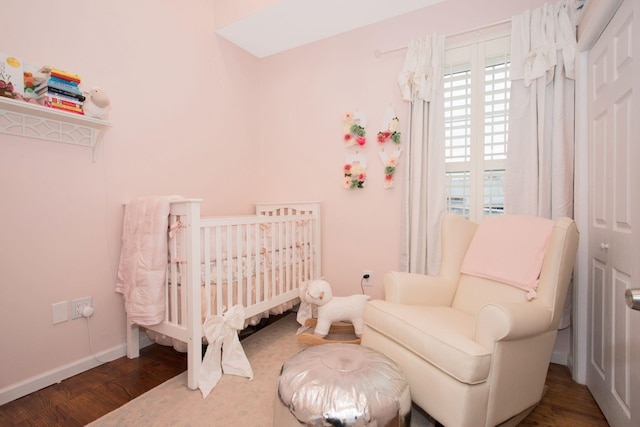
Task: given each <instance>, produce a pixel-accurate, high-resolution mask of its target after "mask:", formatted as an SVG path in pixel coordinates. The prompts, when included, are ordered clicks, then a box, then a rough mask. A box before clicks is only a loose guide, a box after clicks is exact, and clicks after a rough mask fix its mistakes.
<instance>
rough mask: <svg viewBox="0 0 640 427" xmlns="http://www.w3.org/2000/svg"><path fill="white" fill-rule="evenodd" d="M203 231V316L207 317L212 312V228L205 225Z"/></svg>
mask: <svg viewBox="0 0 640 427" xmlns="http://www.w3.org/2000/svg"><path fill="white" fill-rule="evenodd" d="M200 230H201V231H202V269H201V271H202V272H203V273H204V278H203V279H204V292H203V293H204V299H205V301H204V304H203V307H204V309H205V312H204V313H203V314H202V317H203V318H205V319H206V318H207V316H209V315H210V314H211V313H212V309H213V307H211V228H209V227H204V228H201V229H200Z"/></svg>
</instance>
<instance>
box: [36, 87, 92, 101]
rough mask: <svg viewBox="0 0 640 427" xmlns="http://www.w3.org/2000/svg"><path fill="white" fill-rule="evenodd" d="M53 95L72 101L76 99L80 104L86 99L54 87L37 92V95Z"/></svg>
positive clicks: (80, 95)
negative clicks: (65, 97) (71, 99)
mask: <svg viewBox="0 0 640 427" xmlns="http://www.w3.org/2000/svg"><path fill="white" fill-rule="evenodd" d="M50 93H51V94H53V93H56V94H58V95H63V96H67V97H69V98H73V99H77V100H78V101H80V102H84V100H85V99H86V98H85V96H84V95H82V94H78V93H73V92H68V91H66V90H61V89H57V88H55V87H48V88H46V89H45V90H43V91H41V92H38V94H40V95H42V94H45V95H46V94H50Z"/></svg>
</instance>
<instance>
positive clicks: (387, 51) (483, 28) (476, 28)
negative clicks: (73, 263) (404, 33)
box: [373, 18, 511, 58]
mask: <svg viewBox="0 0 640 427" xmlns="http://www.w3.org/2000/svg"><path fill="white" fill-rule="evenodd" d="M510 22H511V18H509V19H503V20H502V21H498V22H494V23H493V24H489V25H482V26H480V27H475V28H472V29H470V30H464V31H460V32H458V33H452V34H447V35H446V36H445V37H446V38H452V37H457V36H461V35H463V34H469V33H475V32H477V31H482V30H486V29H488V28H492V27H497V26H499V25H504V24H508V23H510ZM408 47H409V46H402V47H396V48H395V49H388V50H380V49H376V50H375V51H374V52H373V55H374V56H375V57H376V58H379V57H381V56H382V55H386V54H387V53H393V52H398V51H400V50H405V49H407V48H408Z"/></svg>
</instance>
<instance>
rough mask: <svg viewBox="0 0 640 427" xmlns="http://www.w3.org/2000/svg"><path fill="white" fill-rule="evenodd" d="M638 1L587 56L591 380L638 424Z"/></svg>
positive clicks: (628, 421)
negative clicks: (633, 299) (633, 302)
mask: <svg viewBox="0 0 640 427" xmlns="http://www.w3.org/2000/svg"><path fill="white" fill-rule="evenodd" d="M635 3H638V2H637V1H635V0H625V1H624V2H623V3H622V5H621V6H620V9H619V10H618V11H617V12H616V14H615V15H614V17H613V18H612V20H611V22H610V23H609V25H608V26H607V28H606V29H605V31H604V32H603V34H602V36H601V37H600V39H599V40H598V41H597V42H596V44H595V45H594V47H593V49H592V50H591V52H590V54H589V96H590V100H589V170H590V172H589V188H590V190H589V231H588V235H589V242H588V251H589V260H590V269H589V271H590V276H589V279H588V284H589V297H590V298H589V314H590V319H591V322H590V325H589V327H590V330H589V346H588V350H589V352H590V354H589V355H588V358H587V385H588V387H589V389H590V390H591V392H592V394H593V395H594V397H595V399H596V401H597V402H598V404H599V405H600V407H601V409H602V411H603V413H604V414H605V416H606V417H607V420H608V421H609V423H610V424H611V425H612V426H625V427H626V426H632V425H640V413H639V412H640V407H639V404H640V397H639V396H638V395H639V394H640V383H639V379H640V377H639V376H638V374H637V370H638V369H640V343H639V341H640V338H639V334H640V312H636V311H632V310H630V309H629V308H628V307H627V305H626V301H625V292H626V290H627V289H630V288H634V287H639V285H638V277H639V273H638V271H639V269H638V263H640V259H638V252H639V250H638V246H640V233H639V231H638V227H640V224H638V222H639V221H638V218H639V212H638V210H639V209H638V206H639V203H638V199H640V196H639V195H638V189H637V188H634V186H635V187H638V186H639V185H638V184H639V183H640V181H638V179H639V173H638V169H639V168H640V149H639V148H638V146H639V145H640V144H639V142H638V124H637V122H638V120H639V119H638V117H635V118H634V116H633V113H634V110H635V111H637V102H638V93H637V90H636V92H635V93H634V91H633V88H634V87H636V88H637V87H638V86H637V83H638V82H637V80H636V81H635V82H634V79H637V78H636V77H634V75H633V68H634V67H636V68H637V66H638V64H637V60H636V63H634V61H633V57H634V53H636V52H637V51H638V46H635V45H634V43H637V42H636V41H634V40H633V38H632V29H633V25H634V4H635ZM636 55H637V53H636ZM634 103H635V104H634Z"/></svg>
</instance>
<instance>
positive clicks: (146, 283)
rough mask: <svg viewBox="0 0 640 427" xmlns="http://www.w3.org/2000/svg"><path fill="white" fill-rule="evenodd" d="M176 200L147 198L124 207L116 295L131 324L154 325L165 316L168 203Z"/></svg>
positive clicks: (169, 197)
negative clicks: (122, 302)
mask: <svg viewBox="0 0 640 427" xmlns="http://www.w3.org/2000/svg"><path fill="white" fill-rule="evenodd" d="M173 199H176V197H175V196H147V197H141V198H138V199H135V200H133V201H132V202H131V203H129V204H127V206H126V207H125V212H124V224H123V227H122V249H121V252H120V264H119V266H118V281H117V283H116V292H118V293H121V294H122V295H123V297H124V302H125V310H126V312H127V315H128V318H129V320H130V321H132V322H134V323H137V324H138V325H143V326H145V325H146V326H151V325H157V324H158V323H160V322H162V321H163V320H164V316H165V292H164V285H165V280H166V269H167V228H168V226H169V202H170V201H171V200H173Z"/></svg>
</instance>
